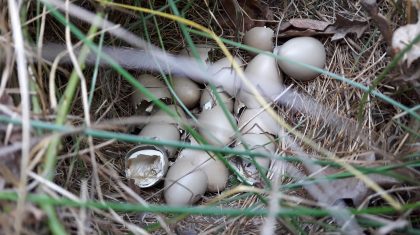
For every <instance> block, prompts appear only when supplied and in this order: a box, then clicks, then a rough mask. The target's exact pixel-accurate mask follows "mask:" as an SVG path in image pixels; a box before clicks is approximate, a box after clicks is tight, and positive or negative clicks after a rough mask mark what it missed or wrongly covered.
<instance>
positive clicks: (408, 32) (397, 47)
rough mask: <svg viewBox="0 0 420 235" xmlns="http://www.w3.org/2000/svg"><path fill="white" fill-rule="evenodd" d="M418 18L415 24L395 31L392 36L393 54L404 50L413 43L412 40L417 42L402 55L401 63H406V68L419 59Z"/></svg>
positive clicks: (419, 21) (419, 22)
mask: <svg viewBox="0 0 420 235" xmlns="http://www.w3.org/2000/svg"><path fill="white" fill-rule="evenodd" d="M419 35H420V17H419V20H418V21H417V23H416V24H407V25H405V26H401V27H399V28H398V29H397V30H395V32H394V35H393V36H392V48H393V49H394V51H395V52H397V53H398V52H400V51H401V50H404V48H406V47H407V45H409V44H410V43H413V40H417V42H416V43H414V45H413V46H412V48H411V49H410V50H409V51H407V52H406V53H405V54H404V57H403V59H402V60H401V61H400V62H401V63H404V62H407V67H410V66H411V64H412V63H413V62H414V61H415V60H417V59H418V58H420V40H419V37H420V36H419Z"/></svg>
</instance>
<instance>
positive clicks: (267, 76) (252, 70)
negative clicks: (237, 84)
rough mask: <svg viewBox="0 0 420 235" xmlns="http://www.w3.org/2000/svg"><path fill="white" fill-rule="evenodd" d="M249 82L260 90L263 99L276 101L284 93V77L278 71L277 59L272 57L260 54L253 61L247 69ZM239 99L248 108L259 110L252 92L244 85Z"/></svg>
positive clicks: (259, 105)
mask: <svg viewBox="0 0 420 235" xmlns="http://www.w3.org/2000/svg"><path fill="white" fill-rule="evenodd" d="M245 75H246V78H247V79H248V81H249V82H250V83H251V84H252V85H253V86H254V87H255V88H256V89H257V90H258V92H259V93H260V95H261V96H262V97H264V98H265V97H266V96H268V97H270V98H272V99H274V98H275V97H276V96H277V95H279V94H280V93H281V92H282V91H283V77H282V75H281V73H280V71H279V69H278V66H277V63H276V59H275V58H274V57H272V56H268V55H264V54H259V55H257V56H255V58H254V59H252V60H251V61H250V62H249V63H248V66H247V67H246V69H245ZM243 87H244V88H245V89H242V90H241V92H240V94H239V99H240V100H241V101H242V102H243V103H244V104H245V106H247V107H248V108H258V107H261V104H260V103H259V102H258V101H257V99H256V97H255V96H254V94H253V93H252V92H251V90H250V89H249V88H248V87H247V86H246V85H245V84H244V85H243Z"/></svg>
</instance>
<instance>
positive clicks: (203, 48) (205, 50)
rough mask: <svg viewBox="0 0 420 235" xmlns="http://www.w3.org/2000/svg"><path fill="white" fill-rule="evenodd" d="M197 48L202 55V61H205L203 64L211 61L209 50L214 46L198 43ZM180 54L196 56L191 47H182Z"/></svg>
mask: <svg viewBox="0 0 420 235" xmlns="http://www.w3.org/2000/svg"><path fill="white" fill-rule="evenodd" d="M195 48H196V49H197V52H198V55H199V56H200V59H201V61H203V64H205V65H207V63H208V61H209V52H210V51H211V50H212V49H213V46H211V45H206V44H196V45H195ZM179 54H180V55H186V56H190V57H194V55H193V53H192V50H191V48H187V47H186V48H184V49H182V50H181V51H180V52H179Z"/></svg>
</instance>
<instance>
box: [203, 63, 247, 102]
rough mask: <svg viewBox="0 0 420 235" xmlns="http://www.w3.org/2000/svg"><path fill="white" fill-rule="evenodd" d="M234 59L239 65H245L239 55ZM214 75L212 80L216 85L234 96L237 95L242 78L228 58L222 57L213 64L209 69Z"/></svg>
mask: <svg viewBox="0 0 420 235" xmlns="http://www.w3.org/2000/svg"><path fill="white" fill-rule="evenodd" d="M233 59H234V61H235V62H236V63H237V64H238V65H239V66H243V62H242V60H241V59H239V58H238V57H234V58H233ZM207 71H208V72H209V74H210V75H211V76H212V77H213V79H212V80H211V81H210V82H212V83H213V84H214V85H215V86H216V87H218V88H222V89H223V90H224V91H226V92H227V93H228V94H229V95H231V96H232V97H235V96H236V95H237V93H238V92H239V90H240V89H241V84H242V82H241V80H240V77H239V76H238V74H237V73H236V71H235V70H234V69H233V67H232V63H231V62H230V61H229V59H228V58H226V57H225V58H222V59H220V60H218V61H216V62H214V63H213V64H211V65H210V66H209V68H208V70H207Z"/></svg>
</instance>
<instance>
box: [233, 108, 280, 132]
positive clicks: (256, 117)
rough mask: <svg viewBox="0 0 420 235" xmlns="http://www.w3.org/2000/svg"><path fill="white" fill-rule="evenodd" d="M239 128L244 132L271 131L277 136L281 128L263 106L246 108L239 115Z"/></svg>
mask: <svg viewBox="0 0 420 235" xmlns="http://www.w3.org/2000/svg"><path fill="white" fill-rule="evenodd" d="M238 128H239V130H240V131H241V133H243V134H246V133H254V134H262V133H269V134H272V135H274V136H277V135H278V134H279V132H280V130H281V128H280V125H279V124H278V123H277V121H276V120H275V119H273V117H271V116H270V114H269V113H268V112H266V111H264V110H262V109H261V108H256V109H245V111H243V112H242V114H241V116H240V117H239V123H238Z"/></svg>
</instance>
